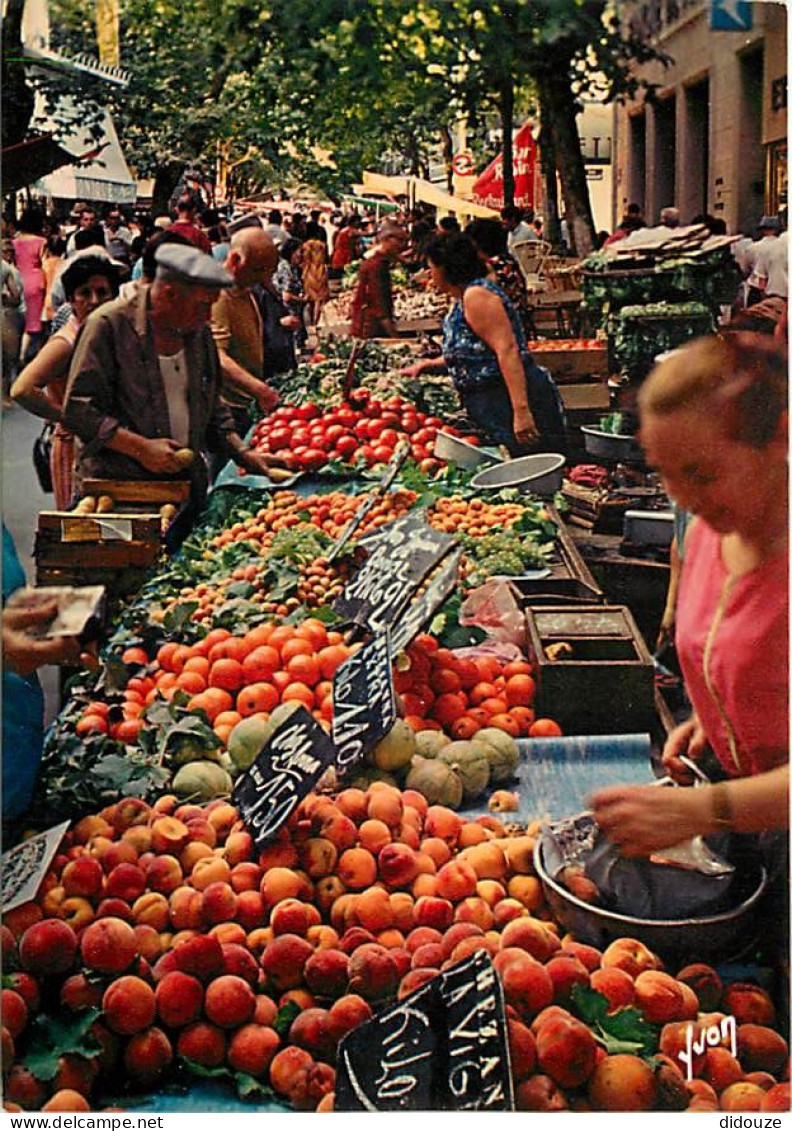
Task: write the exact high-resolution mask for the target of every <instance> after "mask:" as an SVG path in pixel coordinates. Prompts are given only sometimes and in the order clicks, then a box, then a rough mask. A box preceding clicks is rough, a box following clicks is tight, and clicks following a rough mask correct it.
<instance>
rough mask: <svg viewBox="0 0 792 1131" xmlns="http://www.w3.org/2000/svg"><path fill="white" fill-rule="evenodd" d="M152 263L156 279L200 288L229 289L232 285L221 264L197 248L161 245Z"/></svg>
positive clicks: (171, 244) (231, 280)
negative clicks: (155, 269) (155, 268)
mask: <svg viewBox="0 0 792 1131" xmlns="http://www.w3.org/2000/svg"><path fill="white" fill-rule="evenodd" d="M154 262H155V263H156V264H157V278H158V279H172V280H174V281H176V282H179V283H193V284H195V285H196V286H202V287H230V286H233V283H234V280H233V279H232V278H231V276H230V275H229V274H228V272H227V271H226V269H225V267H223V265H222V264H221V263H218V261H217V260H216V259H213V258H212V256H211V255H205V254H204V253H203V252H202V251H199V249H198V248H197V247H186V246H183V245H182V244H175V243H167V244H162V245H161V246H160V247H158V248H157V251H156V254H155V256H154Z"/></svg>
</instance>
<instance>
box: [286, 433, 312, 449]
mask: <svg viewBox="0 0 792 1131" xmlns="http://www.w3.org/2000/svg"><path fill="white" fill-rule="evenodd" d="M310 439H311V435H310V433H309V431H308V429H307V428H295V429H294V431H293V432H292V434H291V446H292V451H294V450H295V449H296V448H299V447H300V446H302V447H306V446H307V444H308V443H309V441H310Z"/></svg>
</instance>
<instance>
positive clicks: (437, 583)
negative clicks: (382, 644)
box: [391, 549, 462, 652]
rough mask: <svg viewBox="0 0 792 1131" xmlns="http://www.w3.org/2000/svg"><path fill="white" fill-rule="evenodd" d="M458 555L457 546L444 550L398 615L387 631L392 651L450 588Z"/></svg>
mask: <svg viewBox="0 0 792 1131" xmlns="http://www.w3.org/2000/svg"><path fill="white" fill-rule="evenodd" d="M461 557H462V550H461V549H457V550H452V552H451V553H450V554H447V555H446V557H445V558H443V560H442V561H441V562H440V565H439V566H438V567H437V570H436V572H435V574H434V576H433V577H431V578H430V579H429V584H428V585H427V586H426V589H425V590H424V592H423V593H421V594H419V596H417V597H416V598H415V600H414V601H412V602H411V603H410V605H409V606H408V607H407V609H406V610H405V611H404V613H403V614H402V616H400V617H399V620H398V621H397V623H396V624H395V625H394V627H393V633H392V634H391V640H392V643H393V650H394V652H401V651H402V650H403V649H405V648H406V647H407V645H408V644H409V643H410V641H411V640H412V639H413V638H414V637H415V636H417V635H418V633H419V632H420V631H421V629H422V628H423V626H424V625H425V624H426V623H427V621H429V620H431V618H432V617H433V616H434V614H435V613H436V612H437V610H438V609H439V608H440V606H441V605H442V603H443V601H445V599H446V597H448V595H449V594H450V593H451V591H452V590H453V589H454V587H455V585H456V581H457V574H458V573H459V559H460V558H461Z"/></svg>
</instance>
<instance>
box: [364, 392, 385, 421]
mask: <svg viewBox="0 0 792 1131" xmlns="http://www.w3.org/2000/svg"><path fill="white" fill-rule="evenodd" d="M366 416H368V417H369V418H370V419H372V418H373V417H375V416H382V401H377V400H374V398H373V397H371V398H369V401H368V403H367V404H366Z"/></svg>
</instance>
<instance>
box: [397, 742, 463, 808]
mask: <svg viewBox="0 0 792 1131" xmlns="http://www.w3.org/2000/svg"><path fill="white" fill-rule="evenodd" d="M405 788H406V789H414V790H417V792H418V793H421V794H423V796H424V797H425V798H426V800H427V801H428V802H429V804H430V805H445V806H447V808H449V809H456V808H458V807H459V805H460V804H461V803H462V795H463V792H464V791H463V789H462V779H461V778H460V776H459V774H458V773H457V772H456V770H455V769H453V767H451V766H449V765H448V764H447V763H446V762H441V761H440V760H439V759H438V758H422V757H421V756H420V754H418V755H416V757H415V758H413V761H412V765H411V767H410V772H409V773H408V774H407V780H406V782H405Z"/></svg>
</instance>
